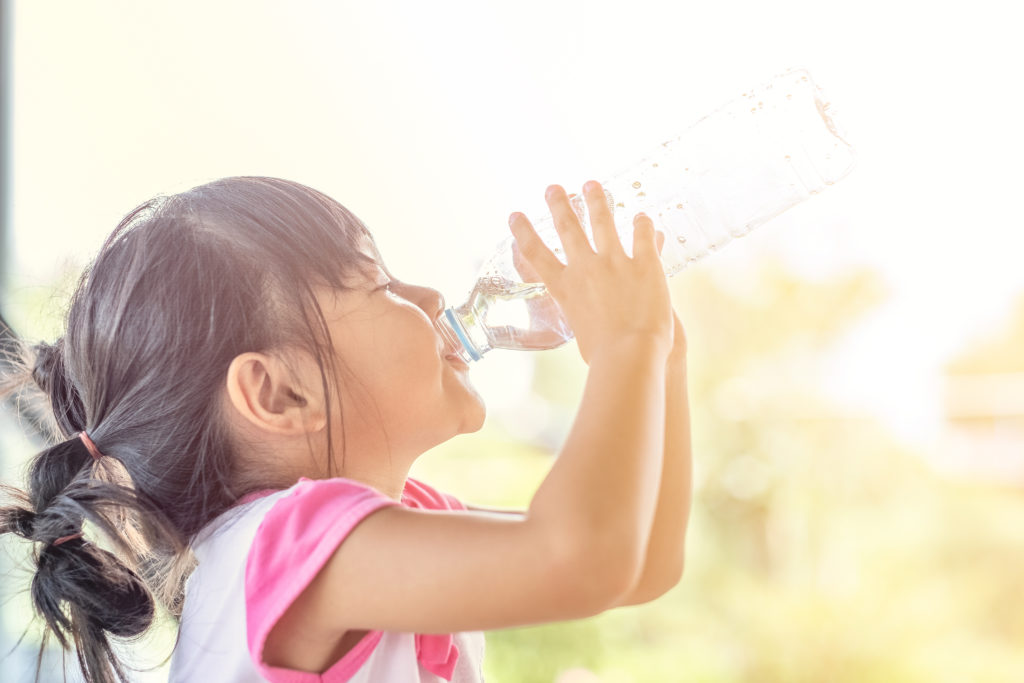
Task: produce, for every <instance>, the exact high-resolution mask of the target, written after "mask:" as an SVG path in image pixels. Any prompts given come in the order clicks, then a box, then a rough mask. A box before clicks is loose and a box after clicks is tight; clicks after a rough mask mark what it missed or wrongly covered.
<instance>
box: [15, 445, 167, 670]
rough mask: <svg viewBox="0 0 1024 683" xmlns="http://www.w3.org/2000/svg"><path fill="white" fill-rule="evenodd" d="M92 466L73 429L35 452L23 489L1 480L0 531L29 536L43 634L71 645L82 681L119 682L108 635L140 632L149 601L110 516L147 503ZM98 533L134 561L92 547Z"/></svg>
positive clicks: (131, 552)
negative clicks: (3, 500) (3, 503)
mask: <svg viewBox="0 0 1024 683" xmlns="http://www.w3.org/2000/svg"><path fill="white" fill-rule="evenodd" d="M93 466H94V458H93V456H92V455H91V454H90V452H89V450H88V449H87V448H86V446H85V444H84V443H83V442H82V440H81V438H79V437H73V438H72V439H69V440H67V441H64V442H62V443H59V444H57V445H55V446H52V447H50V448H48V449H46V450H44V451H42V452H41V453H39V454H38V455H37V456H36V457H35V459H34V460H33V461H32V464H31V471H30V475H29V482H30V483H29V490H28V492H23V491H19V490H17V489H14V488H11V487H4V491H5V493H6V494H7V497H8V498H9V499H11V501H12V504H11V505H8V506H4V507H0V533H14V534H17V535H18V536H21V537H22V538H25V539H27V540H29V541H32V542H34V543H35V546H36V547H35V551H34V553H33V556H34V559H35V563H36V572H35V576H34V577H33V579H32V585H31V596H32V602H33V604H34V606H35V609H36V611H37V612H38V614H39V615H40V616H41V617H42V618H43V620H44V621H45V623H46V626H47V636H50V635H52V636H53V637H54V638H55V639H56V640H57V642H58V643H59V644H60V646H61V647H62V648H64V649H69V648H70V647H72V646H74V648H75V651H76V653H77V656H78V660H79V665H80V667H81V670H82V672H83V674H84V675H85V678H86V680H87V681H89V683H114V682H115V681H121V682H122V683H124V682H126V681H127V680H128V678H127V676H126V674H125V671H124V668H123V666H122V665H121V663H120V662H119V661H118V659H117V656H116V655H115V653H114V651H113V649H112V648H111V640H110V637H111V636H116V637H118V638H132V637H134V636H139V635H141V634H142V633H144V632H145V631H146V629H148V628H149V626H150V625H151V624H152V622H153V619H154V616H155V612H156V605H155V601H154V598H153V596H152V594H151V593H150V591H149V589H148V587H147V585H146V583H145V581H144V580H143V578H142V577H141V576H140V575H139V574H138V573H136V572H135V571H134V570H133V569H132V568H131V567H130V566H129V565H130V564H134V565H136V566H138V564H139V563H140V562H141V560H142V558H141V557H140V556H139V554H138V553H137V552H136V550H135V548H133V547H132V546H131V545H130V544H129V543H128V542H127V541H126V539H125V537H124V534H123V533H122V529H121V528H120V526H119V523H118V520H119V518H120V517H121V513H122V512H123V511H125V510H137V509H140V508H146V507H149V506H148V505H145V504H144V503H143V502H142V501H140V500H139V497H138V496H137V495H136V494H135V492H134V491H132V490H131V489H130V488H128V487H125V486H121V485H118V484H112V483H108V482H103V481H99V480H97V479H95V478H93V477H92V476H91V474H90V472H91V469H92V467H93ZM138 518H140V519H147V518H149V515H139V516H138ZM87 523H88V524H89V525H90V526H89V536H88V537H86V536H85V535H84V530H83V526H84V525H85V524H87ZM94 531H95V532H96V533H95V536H94V533H93V532H94ZM146 531H148V532H150V533H155V532H156V530H155V529H147V530H146ZM94 539H95V540H94ZM100 539H102V540H104V541H107V542H108V543H110V544H112V545H113V547H114V548H115V549H116V550H117V551H119V554H120V555H121V556H122V557H127V558H131V559H132V560H134V561H132V562H128V563H126V562H123V561H122V560H121V559H119V557H118V556H117V555H115V554H114V553H113V552H110V551H108V550H106V549H104V548H102V547H100V545H99V544H98V543H97V542H96V541H98V540H100ZM44 646H45V641H44Z"/></svg>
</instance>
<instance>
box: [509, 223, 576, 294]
mask: <svg viewBox="0 0 1024 683" xmlns="http://www.w3.org/2000/svg"><path fill="white" fill-rule="evenodd" d="M508 225H509V228H511V229H512V235H513V236H514V237H515V239H516V245H518V247H519V251H520V252H522V254H523V256H524V257H525V258H526V260H527V261H528V262H529V264H530V265H531V266H532V267H533V268H534V269H535V270H536V272H537V274H538V275H539V276H540V278H541V280H543V281H544V284H546V285H550V284H551V281H552V280H553V278H555V277H557V276H558V273H560V272H561V271H562V269H563V268H565V266H563V265H562V262H561V261H559V260H558V257H557V256H555V255H554V253H553V252H552V251H551V250H550V249H548V247H547V245H546V244H544V240H542V239H541V238H540V235H538V234H537V231H536V230H534V229H533V226H532V225H531V224H530V221H529V220H528V219H527V218H526V216H524V215H523V214H521V213H518V212H517V213H514V214H512V215H511V216H509V218H508Z"/></svg>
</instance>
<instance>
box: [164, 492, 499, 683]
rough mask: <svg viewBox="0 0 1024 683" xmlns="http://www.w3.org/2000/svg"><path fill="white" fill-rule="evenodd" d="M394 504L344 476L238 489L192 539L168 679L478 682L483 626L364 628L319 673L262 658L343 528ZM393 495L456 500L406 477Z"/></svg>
mask: <svg viewBox="0 0 1024 683" xmlns="http://www.w3.org/2000/svg"><path fill="white" fill-rule="evenodd" d="M391 505H399V503H398V502H397V501H394V500H391V499H390V498H388V497H387V496H385V495H383V494H382V493H380V492H378V491H376V490H375V489H373V488H371V487H369V486H367V485H365V484H361V483H359V482H356V481H353V480H350V479H341V478H336V479H323V480H310V479H305V478H303V479H301V480H300V481H299V483H297V484H295V485H294V486H292V487H291V488H289V489H286V490H284V491H263V492H260V493H259V494H255V495H251V496H247V497H246V498H244V499H243V500H241V501H240V502H239V504H238V505H237V506H235V507H234V508H232V509H231V510H229V511H227V512H226V513H224V514H223V515H221V516H220V517H218V518H217V519H216V520H214V522H212V523H211V524H210V525H208V526H207V528H205V529H204V530H203V531H202V532H201V533H200V535H199V537H198V538H197V539H196V542H195V543H194V544H193V551H194V552H195V554H196V557H197V559H198V560H199V565H198V567H197V569H196V571H195V572H193V574H192V576H191V577H190V578H189V581H188V584H187V585H186V592H185V607H184V611H183V613H182V619H181V626H180V630H179V640H178V644H177V646H176V648H175V651H174V654H173V656H172V660H171V676H170V680H171V681H172V682H174V683H177V682H183V681H207V680H217V681H224V682H225V683H228V682H232V681H237V682H238V683H241V682H243V681H264V680H266V681H274V682H275V683H278V682H279V683H320V682H323V683H378V682H385V683H386V682H390V681H395V682H401V683H409V682H412V683H415V682H420V683H440V682H441V681H449V682H450V683H477V682H479V681H482V680H483V675H482V673H481V665H482V659H483V634H482V633H480V632H470V633H457V634H443V635H428V634H415V633H393V632H383V631H370V632H369V633H367V634H366V635H365V636H364V637H363V639H362V640H361V641H359V643H357V644H356V645H355V647H353V648H352V649H351V650H350V651H349V652H347V653H346V654H345V656H343V657H342V658H341V659H339V660H338V661H337V662H335V663H334V664H333V665H332V666H331V667H330V668H328V669H327V670H326V671H324V672H323V673H322V674H317V673H310V672H304V671H295V670H291V669H283V668H279V667H272V666H269V665H268V664H266V663H265V662H264V661H263V658H262V652H263V647H264V645H265V643H266V640H267V636H268V635H269V633H270V631H271V629H272V628H273V626H274V625H275V624H276V623H277V621H278V619H280V618H281V616H282V615H283V614H284V613H285V611H286V610H287V609H288V607H289V606H290V605H291V604H292V603H293V602H294V601H295V599H296V598H297V597H298V596H299V595H300V594H301V593H302V591H303V590H305V588H306V587H307V586H308V585H309V583H310V582H311V581H312V580H313V578H314V577H315V576H316V575H317V573H318V572H319V571H320V569H321V568H322V567H323V566H324V564H325V563H326V562H327V560H328V559H329V558H330V557H331V556H332V555H333V554H334V551H335V550H336V549H337V548H338V546H339V545H340V544H341V543H342V542H343V541H344V540H345V537H346V536H348V534H349V533H350V532H351V531H352V529H354V528H355V527H356V525H357V524H358V523H359V522H360V521H362V520H363V519H365V518H366V516H367V515H369V514H371V513H372V512H374V511H376V510H379V509H380V508H382V507H386V506H391ZM401 505H404V506H406V507H411V508H420V509H426V510H464V509H465V506H464V505H462V503H460V502H459V501H458V500H457V499H456V498H454V497H453V496H450V495H448V494H444V493H441V492H439V491H437V490H436V489H434V488H432V487H431V486H429V485H427V484H425V483H423V482H420V481H417V480H415V479H408V480H407V481H406V485H405V489H404V491H403V493H402V502H401Z"/></svg>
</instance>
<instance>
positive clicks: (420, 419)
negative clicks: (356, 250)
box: [318, 245, 485, 462]
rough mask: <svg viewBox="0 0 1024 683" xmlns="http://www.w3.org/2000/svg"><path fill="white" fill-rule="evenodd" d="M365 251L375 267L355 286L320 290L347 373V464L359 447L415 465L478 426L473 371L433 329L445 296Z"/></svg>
mask: <svg viewBox="0 0 1024 683" xmlns="http://www.w3.org/2000/svg"><path fill="white" fill-rule="evenodd" d="M366 253H367V254H368V255H371V256H372V257H373V259H374V263H373V264H371V265H370V266H368V267H367V269H366V271H365V272H364V273H363V274H361V275H357V276H353V279H352V281H350V282H349V283H348V284H350V285H351V289H348V290H345V291H341V292H337V291H333V290H331V291H326V292H320V293H318V300H319V303H320V306H321V308H322V310H323V313H324V317H325V318H326V320H327V323H328V325H329V327H330V331H331V337H332V339H333V342H334V350H335V353H336V354H337V358H338V361H339V365H340V367H341V368H343V369H341V370H339V372H340V374H341V376H340V377H339V378H338V386H339V391H340V393H341V395H340V400H339V401H336V403H337V404H338V405H336V406H335V413H336V414H337V415H340V418H341V420H342V422H341V424H342V425H343V426H344V434H345V435H344V440H345V443H344V445H343V448H344V452H345V453H346V461H347V460H348V458H349V454H353V453H359V452H360V451H359V450H358V449H364V450H363V451H362V453H363V454H367V455H368V454H369V453H373V452H376V451H378V450H379V449H385V450H386V451H387V452H388V453H389V454H391V455H392V456H402V457H403V460H404V459H406V458H407V459H408V460H409V462H411V460H413V459H415V457H417V456H418V455H419V454H421V453H423V452H424V451H426V450H428V449H429V448H431V447H433V446H435V445H437V444H439V443H441V442H443V441H445V440H447V439H449V438H451V437H452V436H454V435H456V434H459V433H464V432H472V431H476V430H477V429H479V428H480V427H481V426H482V425H483V420H484V414H485V411H484V404H483V400H482V399H481V398H480V396H479V394H478V393H477V392H476V390H475V389H474V388H473V386H472V385H471V384H470V381H469V367H468V366H467V365H466V364H465V363H464V362H463V361H462V360H461V359H459V358H458V356H457V355H456V354H455V350H454V349H451V348H447V347H446V346H445V342H444V340H443V338H442V337H441V335H440V333H439V331H438V330H437V328H436V327H435V324H434V321H435V320H436V319H437V318H438V316H440V315H441V314H442V313H443V311H444V298H443V297H442V296H441V294H440V293H439V292H438V291H437V290H434V289H431V288H429V287H420V286H417V285H411V284H408V283H404V282H401V281H398V280H396V279H394V278H393V277H392V276H391V274H390V273H389V272H388V271H387V270H386V269H385V268H384V267H383V265H381V264H380V261H379V259H378V258H377V256H376V250H375V249H374V248H373V247H372V246H371V245H367V250H366ZM337 431H338V432H339V434H338V436H337V437H336V438H337V439H338V440H339V444H338V446H339V450H338V451H337V452H341V446H342V445H341V443H340V440H341V438H342V437H341V434H340V432H341V430H337ZM359 441H361V443H359ZM357 457H358V456H357Z"/></svg>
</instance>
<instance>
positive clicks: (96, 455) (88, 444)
mask: <svg viewBox="0 0 1024 683" xmlns="http://www.w3.org/2000/svg"><path fill="white" fill-rule="evenodd" d="M78 438H79V439H81V440H82V443H84V444H85V448H86V449H87V450H88V451H89V455H91V456H92V459H93V460H99V459H100V458H102V457H103V454H102V453H100V449H98V448H96V444H94V443H93V442H92V439H90V438H89V435H88V434H86V433H85V430H82V431H80V432H78Z"/></svg>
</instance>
